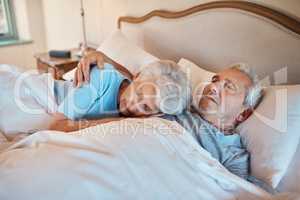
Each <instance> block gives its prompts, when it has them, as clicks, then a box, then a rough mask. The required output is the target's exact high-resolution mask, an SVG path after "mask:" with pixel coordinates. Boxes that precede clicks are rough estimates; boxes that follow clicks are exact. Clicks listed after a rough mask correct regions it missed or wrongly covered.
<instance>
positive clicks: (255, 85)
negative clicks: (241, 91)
mask: <svg viewBox="0 0 300 200" xmlns="http://www.w3.org/2000/svg"><path fill="white" fill-rule="evenodd" d="M231 68H232V69H236V70H239V71H240V72H242V73H244V74H246V75H247V76H248V77H249V78H250V80H251V82H252V86H251V87H250V88H248V90H247V92H246V97H245V100H244V106H246V107H247V108H251V109H255V108H256V107H257V106H258V104H259V102H260V100H261V99H262V97H263V87H262V85H261V84H260V81H259V78H258V76H257V74H256V73H255V71H254V70H253V69H252V68H250V67H249V66H248V65H246V64H244V63H239V64H235V65H233V66H232V67H231Z"/></svg>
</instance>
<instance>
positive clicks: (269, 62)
mask: <svg viewBox="0 0 300 200" xmlns="http://www.w3.org/2000/svg"><path fill="white" fill-rule="evenodd" d="M118 28H119V31H118V32H122V34H124V35H125V36H126V37H127V38H128V40H130V41H131V42H133V43H135V44H136V47H134V48H133V47H132V48H129V47H128V46H126V45H124V46H122V47H120V48H119V49H118V51H117V50H116V48H115V46H114V48H112V47H111V45H109V44H111V43H110V42H107V41H106V42H104V43H105V44H102V45H101V46H100V48H99V50H101V51H106V53H110V54H111V56H110V57H111V58H113V59H114V60H116V61H118V62H123V64H124V65H125V66H127V65H128V66H132V67H133V68H130V69H129V70H131V71H132V72H136V71H138V67H139V66H140V65H142V64H145V62H150V61H152V60H155V59H156V58H161V59H171V60H174V61H179V60H180V58H185V59H188V60H189V61H192V62H194V63H197V66H201V68H202V69H203V70H204V71H210V72H212V73H213V72H217V71H218V70H220V69H222V68H225V67H227V66H229V65H230V64H232V63H236V62H245V63H249V64H250V65H251V66H254V68H255V69H256V71H257V72H258V73H259V75H260V77H261V78H262V80H264V83H266V84H269V85H270V84H281V85H282V84H283V85H291V84H293V86H292V87H291V88H289V89H287V92H288V93H293V94H294V93H296V95H294V96H295V97H292V98H290V97H288V99H287V101H286V102H287V103H288V104H289V103H293V104H296V103H297V102H298V101H299V100H300V98H299V95H298V93H299V94H300V92H299V91H300V90H299V86H297V85H296V84H299V83H300V79H299V77H300V70H299V63H300V56H299V52H300V22H299V20H297V19H296V18H295V17H292V16H289V15H287V14H285V13H283V12H281V11H278V10H274V9H271V8H267V7H265V6H262V5H258V4H254V3H250V2H246V1H217V2H211V3H206V4H200V5H197V6H195V7H192V8H189V9H186V10H183V11H176V12H172V11H165V10H155V11H152V12H150V13H148V14H146V15H145V16H142V17H131V16H125V17H120V18H119V20H118ZM118 34H119V33H118ZM119 36H120V35H118V37H119ZM118 39H120V37H119V38H118ZM114 42H116V41H114ZM118 42H119V43H120V40H117V42H116V43H118ZM122 44H123V43H122ZM137 47H139V48H141V49H144V50H145V51H147V52H148V53H149V54H150V55H148V54H147V55H146V58H145V54H142V53H138V54H136V55H138V56H137V57H143V58H141V59H140V60H138V58H137V60H136V61H132V59H130V58H129V57H130V55H132V52H135V53H136V52H139V51H138V50H137V49H136V48H137ZM124 48H125V49H127V51H125V55H121V54H122V53H123V52H121V50H122V49H123V51H124ZM129 51H132V52H131V54H128V52H129ZM143 62H144V63H143ZM198 73H199V72H198ZM201 74H202V73H201ZM201 74H199V76H201ZM194 75H195V73H194ZM196 76H197V73H196ZM264 77H265V78H264ZM278 87H279V88H277V86H275V88H276V89H278V90H280V91H281V89H282V87H285V86H278ZM272 90H273V88H272ZM276 91H277V90H276ZM276 94H277V93H275V97H276ZM270 96H272V95H270ZM273 96H274V95H273ZM284 102H285V101H284ZM295 102H296V103H295ZM299 102H300V101H299ZM265 104H269V103H265ZM265 106H268V105H265ZM269 110H270V112H271V111H272V110H273V108H272V107H270V108H269ZM290 110H292V111H293V112H292V113H291V115H292V117H291V119H293V120H298V119H299V118H298V117H299V115H300V114H299V112H298V111H299V104H297V106H294V107H291V108H290V107H289V110H288V114H289V111H290ZM260 112H264V110H262V109H261V111H260ZM279 115H281V113H280V114H279ZM250 121H251V120H250ZM252 121H253V122H252V123H256V124H257V121H255V119H252ZM297 124H299V122H298V121H295V122H294V123H293V124H292V125H293V126H294V129H295V127H298V126H297ZM245 127H247V128H244V129H246V131H248V130H251V129H252V128H253V127H251V124H250V125H249V124H248V125H246V126H245ZM257 127H258V126H257ZM244 129H241V131H245V130H244ZM254 129H255V128H254ZM287 130H288V131H287V135H286V138H290V140H282V141H286V142H293V145H291V146H293V148H290V149H289V150H290V151H289V155H288V156H285V155H284V154H283V157H289V160H288V163H285V166H284V171H283V172H282V173H279V175H280V179H279V178H278V176H276V177H275V178H274V180H273V179H271V184H274V185H273V186H274V188H275V189H277V190H278V192H279V194H277V195H275V196H273V195H272V194H270V193H268V192H266V191H264V190H263V189H261V188H259V187H257V186H255V185H253V184H251V183H249V182H247V181H245V180H243V179H241V178H239V177H237V176H235V175H234V174H231V173H230V172H229V171H228V170H226V168H224V167H223V166H222V165H221V164H220V163H219V162H218V161H217V160H215V159H214V158H212V157H211V155H210V154H209V153H208V152H207V151H205V150H204V149H203V148H201V147H200V146H199V145H198V144H197V143H196V142H195V140H194V139H193V138H192V137H191V136H190V135H189V134H188V133H186V130H185V129H183V128H182V127H181V126H179V125H178V124H177V123H176V122H171V121H168V120H164V119H161V118H155V117H154V118H148V119H126V120H122V121H119V122H111V123H107V124H103V125H99V126H95V127H91V128H88V129H84V130H81V131H78V132H73V133H71V134H63V133H60V132H55V131H39V132H36V133H34V134H32V135H29V136H27V137H24V138H22V139H20V140H17V141H14V142H11V143H9V141H7V138H6V137H1V139H0V140H1V141H2V144H3V145H1V147H2V148H0V199H72V200H73V199H149V200H150V199H224V200H225V199H226V200H231V199H272V198H277V199H287V198H291V199H297V198H298V194H297V192H298V193H300V188H299V185H300V183H299V180H297V177H299V176H300V174H299V172H297V171H298V170H297V169H298V167H299V164H300V162H299V161H300V158H299V156H298V155H299V148H300V147H299V146H300V145H299V137H298V135H297V137H296V135H295V134H291V135H292V136H290V134H289V130H290V129H287ZM298 130H299V129H298ZM0 134H1V133H0ZM245 134H246V135H247V133H245ZM253 134H254V133H253ZM278 137H279V136H278ZM250 139H251V138H250ZM250 139H249V140H250ZM278 139H280V140H281V139H282V138H281V137H280V138H277V140H278ZM282 141H281V142H282ZM271 144H275V143H271ZM279 144H282V143H279V142H278V141H276V145H279ZM289 144H290V143H287V144H284V145H289ZM250 145H251V144H250ZM297 147H298V151H297V152H296V150H297ZM282 152H283V151H279V153H282ZM253 153H255V152H253ZM273 153H278V152H276V151H274V152H273ZM256 154H257V152H256ZM262 154H263V155H264V153H263V152H262ZM273 156H274V155H273ZM274 159H275V160H273V161H274V162H275V161H278V160H276V158H274ZM280 161H282V162H285V161H284V160H280ZM264 164H265V163H264ZM264 167H265V166H264ZM282 169H283V168H278V169H277V168H275V169H274V170H275V171H276V170H278V171H280V170H282ZM276 173H277V172H276ZM277 175H278V174H277ZM262 176H263V175H262ZM272 181H273V182H272Z"/></svg>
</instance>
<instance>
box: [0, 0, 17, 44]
mask: <svg viewBox="0 0 300 200" xmlns="http://www.w3.org/2000/svg"><path fill="white" fill-rule="evenodd" d="M16 39H18V35H17V29H16V23H15V18H14V12H13V8H12V2H11V0H0V41H7V40H16Z"/></svg>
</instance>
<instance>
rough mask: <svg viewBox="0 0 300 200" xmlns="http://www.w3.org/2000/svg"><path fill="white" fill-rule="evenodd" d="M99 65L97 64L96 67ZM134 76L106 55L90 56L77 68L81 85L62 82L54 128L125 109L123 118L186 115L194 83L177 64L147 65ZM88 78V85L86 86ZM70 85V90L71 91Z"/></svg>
mask: <svg viewBox="0 0 300 200" xmlns="http://www.w3.org/2000/svg"><path fill="white" fill-rule="evenodd" d="M96 63H97V66H94V67H93V65H95V64H96ZM99 68H102V69H99ZM90 69H91V70H90ZM116 69H117V70H119V71H120V72H121V73H122V74H123V76H122V75H121V74H120V73H119V72H117V70H116ZM90 71H91V74H90V75H89V72H90ZM106 72H107V73H106ZM82 75H84V76H82ZM124 76H127V78H125V77H124ZM130 77H132V75H131V74H130V73H129V72H128V71H127V70H126V68H124V67H123V66H121V65H119V64H118V63H115V62H114V61H112V60H111V59H109V58H108V57H106V56H105V55H104V54H102V53H100V52H93V53H90V54H88V55H87V56H86V57H84V58H83V59H82V60H81V62H80V63H79V66H78V69H77V71H76V75H75V79H74V86H77V88H73V87H72V88H70V84H69V83H68V82H62V84H61V86H59V84H56V87H55V89H56V90H55V91H56V94H57V96H58V98H57V99H58V104H59V108H58V111H59V112H58V113H56V115H55V119H54V122H53V124H52V125H51V127H50V129H52V130H60V131H66V132H68V131H74V130H78V129H81V128H86V127H89V126H92V125H96V124H101V123H103V122H107V121H111V120H118V118H113V119H107V118H106V119H99V118H105V117H115V116H116V114H119V113H121V114H122V115H123V116H134V117H147V116H152V115H156V114H160V113H162V114H180V113H181V112H182V111H183V110H184V109H186V108H187V105H188V104H189V101H190V89H189V84H188V81H187V77H186V75H185V73H184V72H183V71H181V70H180V67H179V66H178V65H177V64H176V63H174V62H172V61H166V60H165V61H156V62H153V63H151V64H148V65H147V66H145V67H143V68H142V69H141V71H140V73H139V74H138V75H136V76H135V77H133V81H132V82H131V81H130V80H129V79H130ZM83 78H85V79H83ZM89 79H90V80H89ZM82 81H85V82H86V84H84V85H83V84H82ZM56 83H58V82H57V81H56ZM66 84H67V88H69V89H68V91H67V92H66V93H67V94H66V95H65V94H64V90H65V88H66V87H65V85H66ZM91 94H92V95H91ZM91 96H93V97H91ZM59 99H62V100H61V101H59ZM78 107H80V109H78ZM78 111H81V112H78ZM74 119H75V120H77V121H74ZM86 119H89V120H86ZM90 119H92V120H90ZM95 119H96V120H95Z"/></svg>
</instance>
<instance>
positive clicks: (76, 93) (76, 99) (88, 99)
mask: <svg viewBox="0 0 300 200" xmlns="http://www.w3.org/2000/svg"><path fill="white" fill-rule="evenodd" d="M97 98H98V96H97V90H96V89H95V88H94V87H93V85H91V84H88V85H83V86H82V87H80V88H72V89H71V90H70V91H69V93H68V95H67V96H66V98H65V99H64V100H63V102H62V103H61V104H60V105H59V107H58V112H60V113H63V114H64V115H65V116H66V117H68V118H69V119H72V120H78V119H81V118H83V117H84V115H85V114H86V113H87V112H88V111H89V109H90V108H91V107H92V106H93V105H94V103H95V102H96V100H97Z"/></svg>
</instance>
